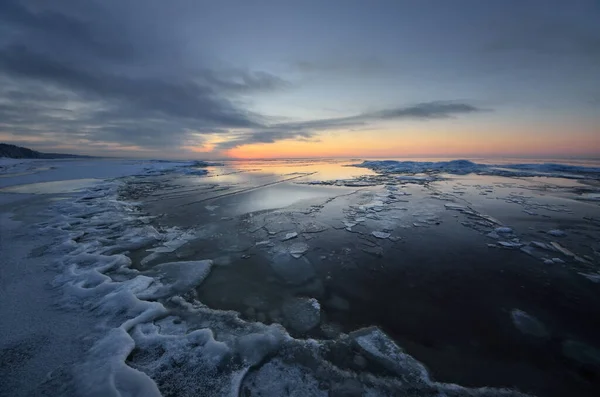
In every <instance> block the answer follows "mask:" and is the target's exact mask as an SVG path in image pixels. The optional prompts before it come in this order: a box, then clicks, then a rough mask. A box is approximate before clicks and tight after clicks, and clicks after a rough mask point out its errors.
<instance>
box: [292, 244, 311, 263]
mask: <svg viewBox="0 0 600 397" xmlns="http://www.w3.org/2000/svg"><path fill="white" fill-rule="evenodd" d="M289 251H290V255H292V256H293V257H294V258H296V259H298V258H300V257H301V256H302V255H304V253H305V252H306V251H308V244H306V243H294V244H292V245H291V246H290V249H289Z"/></svg>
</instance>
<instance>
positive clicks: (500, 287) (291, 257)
mask: <svg viewBox="0 0 600 397" xmlns="http://www.w3.org/2000/svg"><path fill="white" fill-rule="evenodd" d="M356 165H360V166H356ZM0 173H1V174H2V176H3V178H0V208H2V213H3V214H6V215H7V216H8V215H9V214H10V216H11V217H12V219H13V220H12V221H20V222H22V223H23V225H24V226H23V227H27V228H28V229H21V230H29V232H22V233H20V234H16V235H12V234H11V236H8V235H4V234H3V238H5V241H8V239H10V241H11V244H10V245H6V246H3V249H6V250H8V249H10V246H11V245H12V244H19V241H23V239H27V235H28V233H41V234H44V233H45V234H47V235H48V237H47V238H48V239H50V238H52V240H51V241H52V243H51V242H50V240H48V241H46V240H44V242H43V244H42V243H40V247H33V248H32V249H34V250H35V253H36V254H35V255H36V256H35V258H36V260H37V261H39V263H40V264H41V265H42V264H43V265H48V266H50V269H46V268H45V267H44V266H41V268H40V270H39V272H52V274H53V276H52V277H53V281H52V282H51V284H52V285H54V287H55V288H56V289H58V290H60V291H61V293H60V297H57V298H56V300H57V302H56V304H57V305H59V306H60V307H61V308H62V309H61V310H65V309H66V310H67V311H70V312H73V313H76V312H77V311H81V312H85V313H88V314H89V313H92V317H93V318H96V319H97V322H98V323H100V324H101V326H99V327H96V328H95V329H96V331H95V333H94V334H93V335H94V337H93V338H92V340H93V342H91V346H92V347H91V348H89V351H88V350H86V351H87V353H86V354H83V355H82V356H81V357H79V358H78V359H77V360H75V363H74V364H71V365H72V367H73V368H74V371H73V372H74V373H75V375H74V376H72V377H71V376H70V375H67V374H63V375H62V376H63V378H56V379H59V380H54V381H53V380H52V379H51V380H49V381H48V380H47V381H44V382H41V385H40V386H39V387H40V389H39V390H50V391H52V390H53V388H56V387H57V386H56V382H58V381H61V382H63V381H64V382H72V383H73V385H74V386H73V390H76V391H78V392H79V393H80V394H81V395H86V394H90V395H92V394H93V393H96V395H119V394H115V393H119V392H122V391H123V390H125V389H127V390H133V391H132V392H131V393H132V395H139V396H146V395H148V396H150V395H160V394H162V395H164V396H179V395H182V396H187V395H190V396H191V395H227V394H232V393H233V394H235V395H245V396H259V395H261V396H264V395H267V396H285V395H298V396H300V395H301V396H305V395H335V396H346V395H348V396H350V395H351V396H354V395H372V396H377V395H414V396H429V395H431V396H436V395H445V396H497V395H506V396H508V395H515V396H516V395H520V394H519V392H521V393H527V394H530V395H538V396H564V395H577V396H595V395H597V393H599V392H600V339H599V337H598V335H600V293H599V292H600V267H599V265H600V202H599V201H598V196H599V194H600V168H599V164H598V163H595V162H592V161H585V162H584V161H577V162H566V161H560V160H544V161H529V162H527V161H520V162H517V161H513V160H511V161H507V160H503V161H494V160H473V161H466V160H460V161H453V160H447V159H446V160H436V159H434V160H430V159H422V160H419V161H410V162H406V161H402V160H398V159H396V160H394V161H386V162H382V161H367V162H365V163H363V161H362V160H353V161H351V160H290V161H280V160H278V161H223V162H218V163H204V162H157V161H137V160H69V161H61V160H40V161H29V162H27V161H26V162H18V161H11V162H8V161H7V162H5V163H0ZM12 221H11V222H12ZM15 255H16V254H15ZM30 256H31V255H30ZM30 277H33V276H30ZM6 291H8V289H7V290H6ZM4 293H9V292H4ZM11 343H12V341H11ZM13 344H14V343H13ZM11 346H13V345H11ZM86 349H87V348H86ZM95 368H101V369H100V370H94V369H95ZM6 371H7V372H6V373H9V372H10V371H9V370H8V369H7V370H6ZM13 371H16V370H14V369H13ZM14 373H15V374H17V373H19V372H18V371H17V372H14ZM111 382H112V383H111ZM90 384H94V385H97V386H95V387H96V389H94V388H91V389H90V386H89V385H90ZM111 385H112V386H111ZM456 385H460V387H459V386H456ZM11 387H16V386H11ZM0 391H4V390H3V389H1V388H0ZM88 392H89V393H88ZM111 393H112V394H111ZM159 393H160V394H159ZM12 395H20V394H19V393H18V392H17V393H16V394H15V393H13V394H12ZM23 395H25V394H23Z"/></svg>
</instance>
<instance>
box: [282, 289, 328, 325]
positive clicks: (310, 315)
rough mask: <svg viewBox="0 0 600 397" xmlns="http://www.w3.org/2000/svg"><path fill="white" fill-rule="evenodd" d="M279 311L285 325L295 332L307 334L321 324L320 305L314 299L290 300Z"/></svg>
mask: <svg viewBox="0 0 600 397" xmlns="http://www.w3.org/2000/svg"><path fill="white" fill-rule="evenodd" d="M281 310H282V312H283V316H284V318H285V322H286V324H287V325H288V326H289V327H290V328H291V329H292V330H294V331H296V332H300V333H304V332H308V331H310V330H311V329H313V328H315V327H316V326H317V325H319V323H320V322H321V305H320V304H319V302H318V301H317V300H316V299H315V298H303V297H301V298H290V299H288V300H286V301H285V302H284V303H283V305H282V306H281Z"/></svg>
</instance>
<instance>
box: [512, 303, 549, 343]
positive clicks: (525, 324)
mask: <svg viewBox="0 0 600 397" xmlns="http://www.w3.org/2000/svg"><path fill="white" fill-rule="evenodd" d="M510 316H511V318H512V320H513V323H514V325H515V327H517V329H518V330H519V331H521V332H522V333H524V334H527V335H531V336H535V337H538V338H546V337H548V335H549V334H548V330H547V329H546V327H545V326H544V324H542V323H541V322H540V321H539V320H538V319H536V318H535V317H533V316H531V315H529V314H527V313H526V312H524V311H522V310H519V309H513V310H512V311H511V312H510Z"/></svg>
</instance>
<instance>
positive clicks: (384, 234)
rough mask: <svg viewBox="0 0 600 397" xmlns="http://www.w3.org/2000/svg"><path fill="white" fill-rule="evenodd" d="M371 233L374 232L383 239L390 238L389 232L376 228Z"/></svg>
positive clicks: (374, 234)
mask: <svg viewBox="0 0 600 397" xmlns="http://www.w3.org/2000/svg"><path fill="white" fill-rule="evenodd" d="M371 234H372V235H373V236H374V237H377V238H381V239H385V238H388V237H390V233H387V232H379V231H377V230H374V231H372V232H371Z"/></svg>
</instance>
